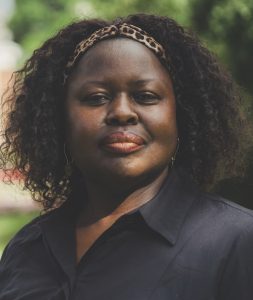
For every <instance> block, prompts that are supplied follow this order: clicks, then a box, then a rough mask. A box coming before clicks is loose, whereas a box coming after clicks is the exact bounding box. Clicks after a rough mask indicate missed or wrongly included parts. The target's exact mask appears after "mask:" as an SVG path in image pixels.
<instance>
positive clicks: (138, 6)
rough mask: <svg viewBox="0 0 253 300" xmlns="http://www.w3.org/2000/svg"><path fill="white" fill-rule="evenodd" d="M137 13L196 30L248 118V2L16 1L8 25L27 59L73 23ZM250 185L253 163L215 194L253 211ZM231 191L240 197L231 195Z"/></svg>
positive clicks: (252, 25) (251, 5) (252, 6)
mask: <svg viewBox="0 0 253 300" xmlns="http://www.w3.org/2000/svg"><path fill="white" fill-rule="evenodd" d="M136 12H145V13H151V14H158V15H167V16H169V17H172V18H174V19H175V20H176V21H178V22H179V23H180V24H182V25H184V26H187V27H189V28H190V29H193V31H195V32H197V34H198V35H199V36H200V38H201V39H202V40H203V42H204V43H205V44H206V45H207V47H208V48H210V49H211V50H212V51H213V52H215V53H216V54H217V56H218V57H220V59H221V61H222V62H223V63H224V64H225V65H226V67H227V68H228V69H229V70H230V71H231V72H232V74H233V76H234V78H235V79H236V80H237V82H238V83H239V84H240V85H241V86H242V89H243V94H244V99H246V100H247V101H245V102H244V107H245V110H246V111H247V112H248V114H250V113H251V114H252V103H253V102H252V95H253V84H252V83H251V80H252V77H253V76H252V75H253V71H252V70H253V59H252V53H253V21H252V20H253V1H252V0H240V1H238V0H149V1H147V0H121V1H118V0H110V1H109V0H108V1H107V0H72V1H68V0H44V1H40V0H16V12H15V14H14V15H13V18H12V19H11V21H10V27H11V29H12V30H13V33H14V38H15V40H16V41H17V42H18V43H20V44H21V45H22V46H23V48H24V51H25V53H26V57H28V56H29V55H30V54H31V52H32V51H33V50H34V49H36V48H37V47H39V46H40V44H41V43H42V42H43V41H44V40H46V39H47V38H48V37H50V36H51V35H53V34H54V33H56V32H57V30H58V29H59V28H61V27H63V26H64V25H66V24H68V23H69V22H71V21H74V20H76V19H79V18H97V17H102V18H106V19H112V18H115V17H118V16H124V15H128V14H131V13H136ZM251 117H252V118H253V115H252V116H251ZM252 154H253V153H252ZM251 182H253V161H252V163H251V164H250V166H249V174H248V177H247V179H246V180H245V181H244V182H243V183H241V182H238V183H236V184H235V183H234V182H232V183H231V182H230V183H229V184H227V182H226V183H224V184H223V185H221V187H219V189H218V191H219V192H220V193H221V194H223V195H224V196H228V197H230V198H231V199H233V200H235V201H241V200H240V199H246V200H243V201H241V202H240V203H241V204H244V205H246V206H248V207H251V208H253V203H252V201H250V200H251V198H252V195H253V185H252V183H251ZM235 187H236V190H238V191H240V192H239V194H238V193H234V192H232V194H231V191H232V190H234V188H235ZM238 199H239V200H238ZM248 203H250V204H248Z"/></svg>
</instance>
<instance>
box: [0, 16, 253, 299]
mask: <svg viewBox="0 0 253 300" xmlns="http://www.w3.org/2000/svg"><path fill="white" fill-rule="evenodd" d="M16 75H17V76H16V81H15V84H14V93H13V95H12V97H11V101H14V106H13V107H12V109H11V112H10V114H9V123H8V125H7V129H6V131H5V137H6V142H5V143H4V144H3V145H2V152H3V154H4V155H5V156H3V159H2V160H3V162H6V161H7V160H8V161H10V160H11V161H12V162H13V164H14V166H15V167H16V168H17V169H18V170H19V171H20V172H21V173H22V174H24V176H25V186H26V187H27V188H28V189H29V190H30V191H31V192H32V195H33V197H34V199H35V200H37V201H40V202H41V203H42V205H43V207H44V210H45V211H46V214H44V215H43V216H40V217H38V218H37V219H35V220H34V221H32V222H31V223H30V224H28V225H26V226H25V227H24V228H23V229H22V230H21V231H20V232H19V233H18V234H17V235H16V236H15V237H14V238H13V239H12V241H11V242H10V243H9V245H8V246H7V248H6V249H5V252H4V254H3V257H2V261H1V267H0V283H1V291H0V299H1V300H14V299H25V300H28V299H33V300H34V299H60V300H63V299H75V300H78V299H94V300H95V299H100V300H101V299H121V300H123V299H124V300H125V299H131V300H134V299H138V300H140V299H159V300H162V299H171V300H173V299H184V300H187V299H191V300H192V299H205V300H207V299H222V300H225V299H229V300H231V299H237V300H238V299H244V300H246V299H252V297H253V255H252V249H253V215H252V212H251V211H249V210H247V209H244V208H242V207H240V206H238V205H236V204H232V203H230V202H229V201H227V200H224V199H222V198H221V197H218V196H214V195H211V194H208V193H206V192H204V190H207V189H208V188H210V187H211V186H212V185H213V184H214V183H215V182H216V181H217V180H218V179H220V178H222V177H225V176H228V175H231V174H232V175H234V174H236V172H237V171H238V167H240V166H241V165H242V154H241V153H242V150H243V147H245V144H246V135H247V134H246V131H247V125H246V124H245V122H244V120H243V119H242V114H241V113H240V110H239V98H238V96H237V94H236V92H235V88H234V86H233V83H232V80H231V79H230V77H229V75H227V74H226V73H225V72H224V71H223V70H222V69H221V68H220V66H219V65H218V63H217V61H216V59H215V58H214V57H213V56H212V55H211V54H210V53H209V52H208V50H207V49H205V48H204V47H203V46H201V44H200V43H199V41H198V40H197V39H196V38H194V37H193V36H192V35H190V34H189V33H187V32H186V31H185V30H184V29H183V28H182V27H180V26H179V25H177V24H176V23H175V22H174V21H173V20H171V19H169V18H166V17H158V16H152V15H143V14H139V15H132V16H129V17H127V18H123V19H117V20H116V21H114V22H112V23H108V22H105V21H102V20H83V21H80V22H77V23H74V24H72V25H70V26H68V27H66V28H65V29H63V30H61V31H60V32H59V33H58V34H57V35H56V36H55V37H53V38H51V39H49V40H48V41H47V42H45V44H44V45H43V46H42V47H41V48H40V49H38V50H37V51H35V52H34V54H33V56H32V57H31V59H30V60H29V61H28V62H27V63H26V65H25V67H24V68H23V69H22V70H21V71H19V72H18V73H17V74H16ZM242 137H244V138H243V139H242ZM196 183H197V184H196Z"/></svg>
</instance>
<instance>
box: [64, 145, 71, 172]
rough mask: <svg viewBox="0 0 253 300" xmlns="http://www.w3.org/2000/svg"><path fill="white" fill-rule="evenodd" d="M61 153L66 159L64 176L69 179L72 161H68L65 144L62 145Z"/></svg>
mask: <svg viewBox="0 0 253 300" xmlns="http://www.w3.org/2000/svg"><path fill="white" fill-rule="evenodd" d="M63 153H64V156H65V159H66V164H65V168H64V171H65V175H66V176H67V177H70V176H71V174H72V172H73V159H71V161H70V160H69V159H68V156H67V152H66V143H64V144H63Z"/></svg>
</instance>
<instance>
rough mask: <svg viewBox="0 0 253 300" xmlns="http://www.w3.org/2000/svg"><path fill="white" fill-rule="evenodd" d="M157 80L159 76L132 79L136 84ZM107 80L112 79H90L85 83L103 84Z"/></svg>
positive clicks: (132, 82)
mask: <svg viewBox="0 0 253 300" xmlns="http://www.w3.org/2000/svg"><path fill="white" fill-rule="evenodd" d="M155 80H157V78H146V79H138V80H131V81H130V83H131V84H134V85H144V84H146V83H149V82H152V81H155ZM107 82H110V80H88V81H85V82H84V85H91V84H98V85H103V84H105V83H107Z"/></svg>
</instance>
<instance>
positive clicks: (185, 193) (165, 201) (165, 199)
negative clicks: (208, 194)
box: [139, 168, 200, 245]
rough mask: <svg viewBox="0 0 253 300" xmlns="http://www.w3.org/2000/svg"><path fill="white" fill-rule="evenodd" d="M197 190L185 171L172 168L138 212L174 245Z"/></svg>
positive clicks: (149, 224)
mask: <svg viewBox="0 0 253 300" xmlns="http://www.w3.org/2000/svg"><path fill="white" fill-rule="evenodd" d="M199 192H200V190H199V189H198V188H197V186H195V184H194V182H193V181H192V180H191V179H190V177H189V176H188V175H187V173H186V172H185V171H183V170H182V169H180V168H178V169H176V168H174V169H173V170H171V171H170V174H169V175H168V176H167V178H166V180H165V182H164V183H163V185H162V187H161V189H160V191H159V192H158V194H157V195H156V196H155V197H154V198H153V199H152V200H150V201H149V202H147V203H146V204H144V205H143V206H142V207H141V208H140V209H139V212H140V213H141V215H142V217H143V218H144V220H145V222H146V223H147V225H148V226H149V227H151V228H152V229H153V230H155V231H156V232H158V233H159V234H161V235H162V236H163V237H164V238H166V239H167V240H168V241H169V242H170V243H171V244H172V245H174V244H175V243H176V241H177V239H178V236H179V233H180V230H181V228H182V225H183V223H184V220H185V218H186V216H187V214H188V212H189V210H190V207H191V206H192V204H193V202H194V200H195V199H196V198H197V195H198V194H199Z"/></svg>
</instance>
